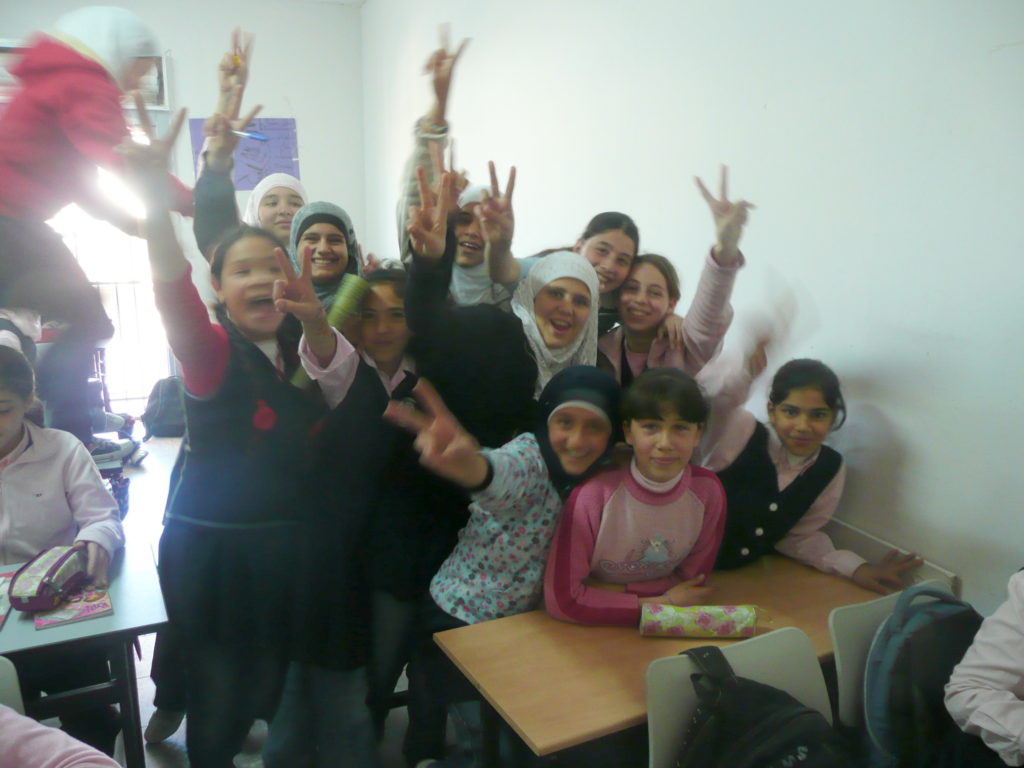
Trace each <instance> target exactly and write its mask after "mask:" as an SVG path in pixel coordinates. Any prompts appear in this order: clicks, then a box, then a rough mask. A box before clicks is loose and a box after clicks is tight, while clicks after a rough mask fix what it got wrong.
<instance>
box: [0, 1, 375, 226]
mask: <svg viewBox="0 0 1024 768" xmlns="http://www.w3.org/2000/svg"><path fill="white" fill-rule="evenodd" d="M90 4H93V5H95V4H101V3H100V2H99V0H96V2H93V3H89V2H83V0H43V2H35V3H13V2H4V3H3V4H2V9H0V37H3V38H22V37H24V36H26V35H27V34H29V33H31V32H32V31H34V30H38V29H46V28H47V27H49V26H50V25H52V23H53V22H54V21H55V20H56V19H57V17H58V16H60V15H61V14H62V13H64V12H66V11H69V10H72V9H74V8H79V7H82V6H85V5H90ZM108 4H113V5H120V6H121V7H124V8H128V9H129V10H131V11H134V12H135V13H137V14H138V15H139V16H140V17H141V18H142V19H143V20H145V21H146V22H147V23H148V24H149V25H150V27H152V29H153V30H154V31H155V32H156V34H157V35H158V36H159V38H160V43H161V45H162V47H163V48H164V49H165V50H168V51H169V56H170V62H171V63H170V78H169V79H170V96H171V100H172V106H173V107H174V108H178V107H186V108H188V111H189V117H207V116H208V115H209V113H210V111H211V110H212V109H213V107H214V104H215V102H216V97H217V81H216V72H217V65H218V63H219V62H220V59H221V56H222V55H223V53H224V51H225V50H227V48H228V45H229V43H230V34H231V30H232V29H233V28H234V27H235V26H242V27H243V28H244V29H245V30H247V31H249V32H252V33H253V34H254V35H255V37H256V44H255V51H254V58H253V65H252V74H251V78H250V84H249V88H248V89H247V91H246V96H245V100H246V101H245V105H246V106H244V107H243V109H247V108H248V106H250V105H255V104H262V105H263V111H262V113H261V116H262V117H294V118H295V120H296V127H297V130H298V139H299V170H300V175H301V177H302V181H303V183H304V185H305V187H306V191H307V192H308V193H309V194H310V196H311V197H313V198H315V199H320V200H330V201H331V202H335V203H337V204H339V205H341V206H342V207H343V208H345V209H346V210H347V211H348V213H349V214H350V215H351V216H352V220H353V222H354V223H355V225H356V227H357V231H359V230H360V229H361V226H362V223H363V220H364V216H365V210H364V206H363V200H364V195H363V157H362V143H363V116H362V70H361V51H360V20H359V8H358V7H356V6H345V5H338V4H333V3H322V2H311V0H287V1H282V2H273V1H272V0H253V1H248V2H246V1H243V0H216V1H215V2H214V1H211V0H173V2H166V1H164V0H159V1H158V0H111V2H110V3H108ZM178 150H179V151H178V155H177V158H176V159H177V166H176V172H177V173H178V175H179V176H180V177H181V178H182V179H183V180H184V181H186V182H187V183H191V182H192V181H193V179H194V169H193V168H192V155H191V147H190V142H189V140H188V135H187V133H186V134H185V135H183V137H182V138H181V139H180V140H179V144H178ZM247 194H248V193H239V200H240V201H244V200H245V199H246V197H247Z"/></svg>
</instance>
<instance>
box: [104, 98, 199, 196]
mask: <svg viewBox="0 0 1024 768" xmlns="http://www.w3.org/2000/svg"><path fill="white" fill-rule="evenodd" d="M135 108H136V109H137V110H138V114H139V125H140V127H141V128H142V131H143V133H145V135H146V138H147V139H148V140H149V143H148V144H139V143H137V142H135V141H132V140H131V139H125V140H124V141H123V142H121V144H120V145H118V147H117V152H118V153H119V154H120V155H121V156H122V157H123V158H124V159H125V165H126V171H127V173H126V177H127V179H128V180H129V182H132V183H133V184H134V185H135V186H137V187H138V188H139V191H140V192H141V193H142V194H143V196H144V197H145V198H146V199H147V201H150V202H154V201H155V202H158V203H159V204H167V202H168V200H169V197H170V192H171V187H170V179H169V176H168V175H167V169H168V165H169V162H170V157H171V151H172V150H173V149H174V142H175V141H177V139H178V134H179V133H181V127H182V125H183V124H184V122H185V110H184V109H179V110H178V112H177V114H176V115H175V116H174V119H173V120H172V121H171V127H170V128H169V129H168V131H167V135H166V136H164V138H162V139H158V138H157V136H156V130H155V129H154V128H153V122H152V121H151V120H150V119H149V112H147V111H146V105H145V103H143V101H142V94H140V93H139V92H138V91H136V92H135Z"/></svg>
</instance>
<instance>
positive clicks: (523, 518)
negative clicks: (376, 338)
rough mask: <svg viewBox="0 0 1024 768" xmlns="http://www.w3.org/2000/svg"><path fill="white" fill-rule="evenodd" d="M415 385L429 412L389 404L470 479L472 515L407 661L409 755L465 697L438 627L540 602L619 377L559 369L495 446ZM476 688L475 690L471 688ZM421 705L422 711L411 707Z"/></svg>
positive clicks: (430, 456)
mask: <svg viewBox="0 0 1024 768" xmlns="http://www.w3.org/2000/svg"><path fill="white" fill-rule="evenodd" d="M416 394H417V396H418V398H419V400H420V401H421V402H422V403H423V405H424V406H425V407H426V409H427V414H422V413H419V412H417V411H414V410H413V409H411V408H409V407H408V406H405V405H402V404H399V403H397V402H394V401H392V403H391V405H389V406H388V411H387V414H388V416H389V417H390V418H391V419H392V420H393V421H395V422H397V423H399V424H403V425H405V426H407V427H408V428H410V429H412V430H414V431H416V432H417V433H418V437H417V438H416V448H417V449H418V450H419V451H420V453H421V456H422V458H421V461H422V462H423V464H424V465H425V466H427V467H428V468H429V469H431V470H433V471H434V472H437V473H438V474H440V475H442V476H444V477H448V478H450V479H451V480H453V481H455V482H457V483H459V484H460V485H462V486H464V487H465V488H467V489H469V490H470V491H471V492H472V494H473V496H472V498H473V503H472V504H471V505H470V508H469V511H470V519H469V522H468V523H467V524H466V527H465V528H464V529H463V530H462V532H461V533H460V534H459V542H458V544H457V545H456V546H455V549H454V551H453V552H452V553H451V555H449V557H448V559H447V560H445V561H444V563H443V564H442V566H441V568H440V570H439V571H438V572H437V575H435V576H434V579H433V581H431V583H430V598H431V599H429V600H428V602H427V604H426V610H425V611H424V614H425V618H424V621H423V627H422V629H423V631H422V634H421V637H420V638H419V642H418V643H417V645H416V650H415V651H414V653H415V654H416V656H415V659H416V661H417V663H416V664H414V665H412V666H410V670H413V669H415V670H417V671H418V673H419V674H422V675H424V680H423V681H418V682H420V687H419V690H423V691H427V692H429V695H427V696H425V697H422V698H421V697H414V698H413V700H412V701H410V704H409V707H410V710H413V709H415V708H419V709H416V712H415V713H412V712H411V713H410V725H411V724H412V723H413V722H415V723H417V728H416V732H415V733H413V732H412V730H413V729H412V728H411V727H410V734H409V736H408V737H407V740H406V758H407V759H408V760H409V761H410V764H412V765H415V764H416V761H418V760H424V759H427V758H431V757H438V756H439V755H440V753H441V751H442V750H443V748H444V720H445V713H446V710H445V705H446V704H447V703H448V702H450V701H454V700H457V699H458V698H459V693H458V692H457V691H459V689H460V685H459V680H460V678H461V676H460V675H459V673H458V672H457V671H455V669H454V667H452V666H451V664H450V663H449V662H448V661H447V660H446V659H445V657H444V655H443V654H442V653H441V652H440V649H438V648H437V646H436V645H435V644H434V642H433V640H432V635H433V633H434V632H440V631H443V630H446V629H453V628H455V627H461V626H465V625H466V624H476V623H478V622H481V621H488V620H489V619H497V618H501V617H502V616H513V615H515V614H517V613H523V612H525V611H529V610H532V609H534V608H536V607H537V605H538V603H539V602H540V598H541V594H542V589H543V587H542V583H543V571H544V562H545V560H546V559H547V550H548V545H549V543H550V541H551V534H552V533H553V532H554V529H555V524H556V522H557V520H558V516H559V514H560V513H561V510H562V504H563V502H564V499H565V497H566V495H568V493H569V492H570V491H571V490H572V488H573V487H574V486H575V485H576V484H577V483H579V482H581V481H582V480H583V479H584V478H585V477H587V476H588V475H589V474H590V473H591V472H592V471H593V470H594V469H595V468H596V467H597V466H599V465H600V464H601V462H602V461H603V460H604V458H605V457H606V456H607V454H608V452H609V450H610V448H611V445H612V441H611V437H612V433H613V425H614V424H615V423H616V421H617V416H618V400H619V387H618V384H616V383H615V380H614V379H612V377H611V376H609V375H608V374H606V373H604V372H603V371H600V370H598V369H597V368H594V367H591V366H576V367H572V368H568V369H566V370H564V371H561V372H560V373H557V374H555V376H553V377H552V379H551V381H550V382H548V385H547V386H546V387H545V388H544V391H543V392H542V393H541V396H540V401H539V402H538V413H537V418H536V427H535V428H534V430H533V431H532V432H527V433H525V434H523V435H520V436H519V437H517V438H515V439H514V440H512V441H511V442H509V443H506V444H505V445H503V446H502V447H500V448H496V449H494V450H486V449H485V450H480V449H479V447H478V445H477V443H476V441H475V440H474V439H473V438H472V437H471V436H470V435H469V434H467V433H466V432H465V431H464V430H463V429H462V428H461V427H460V426H459V424H458V422H456V421H455V420H454V418H453V417H452V415H451V414H450V413H449V412H448V410H447V408H445V406H444V403H442V402H441V400H440V398H438V397H437V395H436V393H435V392H434V391H433V388H431V387H429V385H425V384H423V383H422V382H421V383H420V384H419V385H418V386H417V389H416ZM470 695H471V694H470ZM413 714H415V717H414V716H413Z"/></svg>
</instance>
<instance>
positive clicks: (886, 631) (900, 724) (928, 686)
mask: <svg viewBox="0 0 1024 768" xmlns="http://www.w3.org/2000/svg"><path fill="white" fill-rule="evenodd" d="M921 598H930V599H921ZM981 621H982V619H981V616H980V615H979V614H978V612H977V611H975V610H974V609H973V608H972V607H971V606H970V605H969V604H967V603H965V602H963V601H962V600H958V599H957V598H955V597H954V596H953V595H951V594H949V593H948V592H944V591H942V590H937V589H932V588H929V587H925V586H921V587H909V588H907V589H905V590H903V593H902V594H901V595H900V598H899V600H897V602H896V606H895V607H894V608H893V611H892V614H891V615H890V616H889V618H887V619H886V620H885V621H884V622H882V624H881V625H880V626H879V627H878V631H877V632H876V633H875V639H874V641H873V642H872V643H871V649H870V650H869V651H868V657H867V663H866V665H865V669H864V725H865V728H866V731H867V752H868V755H867V765H868V766H869V768H912V767H918V766H920V767H923V766H928V768H936V767H937V766H976V765H980V763H979V762H977V760H976V759H972V758H969V757H967V756H966V755H967V754H969V753H970V749H972V748H973V745H972V742H974V741H976V737H973V736H967V735H965V734H964V733H963V732H962V731H961V730H960V728H959V727H957V725H956V723H955V722H953V718H952V717H950V716H949V713H948V712H946V707H945V703H944V688H945V685H946V683H947V682H948V680H949V677H950V675H951V674H952V672H953V667H955V666H956V665H957V664H958V663H959V662H960V660H961V659H962V658H963V656H964V654H965V653H966V652H967V649H968V648H969V647H970V645H971V643H972V642H973V640H974V635H975V634H976V633H977V631H978V628H979V627H981ZM965 750H966V751H965Z"/></svg>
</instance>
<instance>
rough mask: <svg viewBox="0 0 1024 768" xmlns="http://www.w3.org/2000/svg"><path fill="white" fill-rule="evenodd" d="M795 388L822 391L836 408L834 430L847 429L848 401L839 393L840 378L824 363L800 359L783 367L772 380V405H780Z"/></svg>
mask: <svg viewBox="0 0 1024 768" xmlns="http://www.w3.org/2000/svg"><path fill="white" fill-rule="evenodd" d="M794 389H818V390H821V396H822V397H823V398H824V400H825V404H826V405H828V407H829V408H831V409H832V413H833V414H834V416H833V419H832V429H833V430H836V429H839V428H840V427H841V426H843V423H844V422H845V421H846V402H845V401H844V400H843V393H842V392H840V391H839V377H838V376H836V374H835V372H834V371H833V370H832V369H831V368H829V367H828V366H827V365H825V364H824V363H823V362H821V361H820V360H809V359H807V358H800V359H798V360H790V361H789V362H788V363H786V364H785V365H783V366H782V367H781V368H779V370H778V371H776V373H775V378H774V379H772V388H771V389H770V390H769V392H768V402H770V403H771V404H772V405H778V404H779V403H781V402H782V401H783V400H785V399H786V398H787V397H789V393H790V392H792V391H793V390H794Z"/></svg>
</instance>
